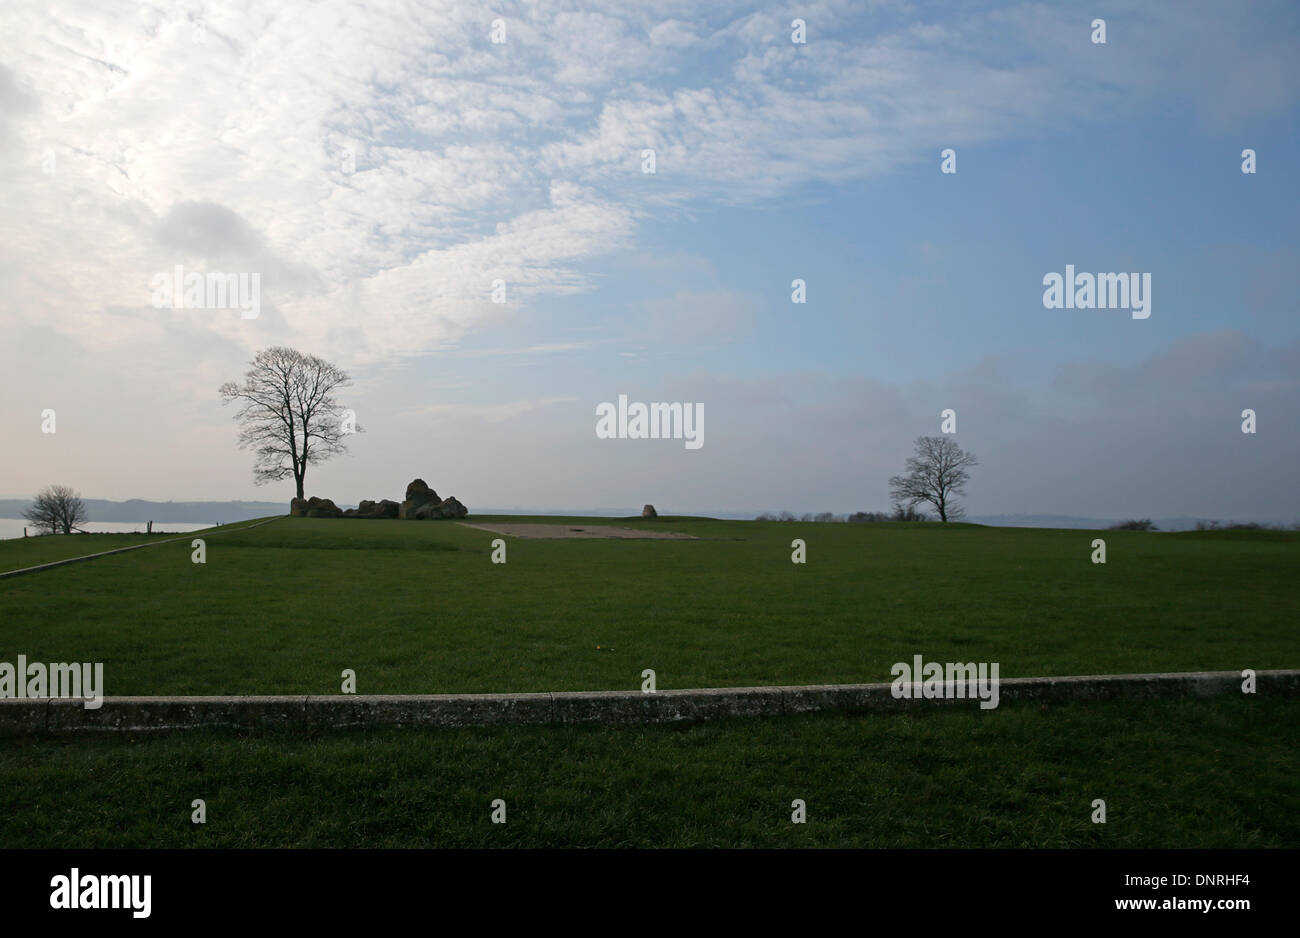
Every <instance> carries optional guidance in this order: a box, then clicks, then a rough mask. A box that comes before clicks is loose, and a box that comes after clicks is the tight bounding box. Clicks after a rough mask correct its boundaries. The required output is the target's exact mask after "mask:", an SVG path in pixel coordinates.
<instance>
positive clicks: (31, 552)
mask: <svg viewBox="0 0 1300 938" xmlns="http://www.w3.org/2000/svg"><path fill="white" fill-rule="evenodd" d="M255 523H256V522H253V521H249V522H239V523H238V524H230V525H222V526H221V527H219V528H205V529H203V530H201V531H194V532H192V533H191V534H190V535H189V536H192V537H207V536H209V535H211V534H213V533H216V532H218V531H227V530H235V529H237V528H242V527H247V526H248V525H249V524H255ZM166 527H167V526H166V524H164V523H161V522H160V523H159V528H160V529H161V530H159V531H156V532H154V533H153V534H144V533H126V534H108V533H105V534H71V535H66V536H65V535H53V536H40V537H14V538H5V539H4V540H0V573H4V572H5V571H7V570H19V569H22V568H23V567H35V566H39V565H40V564H43V563H53V562H54V561H56V560H67V559H68V558H70V557H84V556H86V555H88V554H98V553H100V552H102V551H106V550H117V549H118V548H121V547H132V546H134V545H136V544H147V543H149V542H151V541H152V542H161V541H165V540H168V539H169V538H173V537H177V538H179V537H186V536H187V535H186V534H180V533H177V532H175V531H170V532H169V531H167V530H166Z"/></svg>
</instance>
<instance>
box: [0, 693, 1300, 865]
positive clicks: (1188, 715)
mask: <svg viewBox="0 0 1300 938" xmlns="http://www.w3.org/2000/svg"><path fill="white" fill-rule="evenodd" d="M1297 752H1300V701H1297V700H1290V699H1279V698H1250V697H1228V698H1216V699H1212V700H1195V701H1190V700H1179V701H1152V702H1134V701H1125V702H1111V703H1104V704H1088V705H1083V704H1070V705H1065V706H1059V707H1052V708H1051V709H1050V710H1046V711H1044V710H1042V709H1040V708H1039V707H1037V706H1033V705H1029V706H1019V705H1007V706H1003V707H1000V708H998V709H997V710H994V711H987V712H983V711H979V710H978V709H962V710H930V711H925V712H920V713H917V714H916V715H915V716H910V715H891V716H878V715H877V716H866V715H864V716H845V715H842V714H812V715H806V716H789V717H777V718H772V719H766V720H737V721H723V722H718V723H707V724H697V725H692V726H677V727H669V726H648V727H581V728H555V727H511V728H491V729H465V730H455V731H425V730H386V731H382V732H360V731H358V732H349V733H330V734H326V735H319V736H312V737H306V738H304V737H302V736H292V735H287V734H283V733H269V734H258V735H251V736H240V735H234V734H227V733H217V732H194V733H187V734H178V735H173V736H166V737H147V738H145V737H134V738H132V737H110V738H73V739H24V740H18V741H14V740H9V741H6V743H5V745H4V746H3V747H2V748H0V847H186V846H195V847H495V846H513V847H566V846H584V847H630V846H636V847H814V846H815V847H1053V848H1054V847H1088V846H1096V847H1135V848H1136V847H1140V848H1170V847H1224V848H1231V847H1293V846H1294V845H1295V844H1296V843H1297V842H1300V787H1298V786H1297V784H1296V781H1295V779H1296V771H1297V768H1300V765H1298V764H1297V763H1298V760H1297ZM196 798H202V799H204V800H205V801H206V803H207V812H208V813H207V823H206V824H205V825H195V824H193V823H191V820H190V814H191V811H192V809H191V807H190V804H191V802H192V801H193V800H194V799H196ZM495 798H502V799H504V800H505V801H506V805H507V823H506V824H504V825H494V824H492V823H490V811H491V808H490V805H491V802H492V800H493V799H495ZM796 798H801V799H803V800H804V801H805V802H806V803H807V812H808V813H807V817H808V822H807V823H806V824H803V825H794V824H792V823H791V822H790V813H791V807H790V804H791V802H792V801H793V800H794V799H796ZM1096 798H1101V799H1104V800H1105V802H1106V805H1107V823H1105V824H1093V823H1092V822H1091V820H1090V816H1091V813H1092V808H1091V804H1092V801H1093V800H1094V799H1096Z"/></svg>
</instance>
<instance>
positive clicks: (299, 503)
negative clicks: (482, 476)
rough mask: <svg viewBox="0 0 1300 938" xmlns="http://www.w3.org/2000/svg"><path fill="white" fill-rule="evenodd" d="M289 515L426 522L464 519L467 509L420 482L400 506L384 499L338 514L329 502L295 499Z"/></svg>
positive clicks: (410, 486)
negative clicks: (398, 519) (442, 519)
mask: <svg viewBox="0 0 1300 938" xmlns="http://www.w3.org/2000/svg"><path fill="white" fill-rule="evenodd" d="M289 514H290V515H291V516H292V517H295V518H401V519H403V520H409V521H426V520H432V519H435V518H464V517H467V516H468V515H469V509H468V508H466V507H465V506H464V505H462V504H461V503H460V502H459V501H458V500H457V499H456V498H455V497H452V498H439V497H438V493H437V492H435V491H434V490H433V489H431V488H429V486H428V484H427V483H425V481H424V480H423V479H415V480H413V481H412V482H411V484H410V485H408V486H407V487H406V498H405V500H404V501H403V502H402V503H401V504H400V505H399V504H398V503H397V502H395V501H391V500H389V499H387V498H385V499H382V500H381V501H378V502H373V501H370V500H368V499H363V500H362V501H361V503H360V504H359V505H357V507H356V508H349V509H348V510H347V511H340V510H339V507H338V506H337V505H335V504H334V503H333V502H332V501H330V500H329V499H328V498H316V497H314V496H313V497H312V498H306V499H303V498H295V499H293V501H291V502H289Z"/></svg>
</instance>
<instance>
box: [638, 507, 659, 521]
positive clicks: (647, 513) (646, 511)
mask: <svg viewBox="0 0 1300 938" xmlns="http://www.w3.org/2000/svg"><path fill="white" fill-rule="evenodd" d="M641 517H642V518H658V517H659V512H657V511H655V506H654V505H646V506H645V507H644V508H642V509H641Z"/></svg>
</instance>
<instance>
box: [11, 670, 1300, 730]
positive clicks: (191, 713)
mask: <svg viewBox="0 0 1300 938" xmlns="http://www.w3.org/2000/svg"><path fill="white" fill-rule="evenodd" d="M1255 680H1256V693H1258V694H1261V695H1268V696H1290V697H1294V696H1300V670H1286V671H1259V672H1257V673H1256V678H1255ZM1241 685H1242V676H1241V672H1239V671H1200V672H1187V673H1176V674H1104V675H1095V676H1083V677H1027V678H1008V679H1005V680H1002V681H1001V682H1000V683H999V689H1000V695H999V697H1000V701H1001V702H1002V703H1006V702H1030V703H1032V702H1036V701H1054V702H1068V701H1088V700H1115V699H1120V698H1136V699H1143V698H1154V697H1211V696H1219V695H1226V694H1240V693H1241ZM891 687H892V685H891V684H827V685H805V686H800V687H717V688H704V689H700V690H664V691H658V692H656V693H653V694H647V693H643V692H641V691H577V692H564V693H540V694H431V695H423V696H407V695H335V696H325V697H322V696H314V695H313V696H304V695H293V696H278V697H105V698H104V699H103V705H102V706H101V707H100V708H99V709H96V710H87V709H86V708H85V706H84V705H83V703H82V701H81V700H79V699H53V700H50V699H41V700H13V699H0V735H8V736H12V735H25V734H66V733H104V732H123V733H126V732H131V733H135V732H153V731H166V730H178V729H191V728H196V727H227V728H232V729H254V728H261V729H286V728H287V729H303V730H307V729H344V728H349V727H385V726H426V727H461V726H499V725H520V724H565V725H568V724H580V723H611V724H612V723H673V722H679V721H692V720H716V719H722V718H726V717H752V716H777V715H780V714H784V713H811V712H814V711H824V710H838V711H843V712H863V711H867V712H872V711H876V712H893V711H899V710H906V709H916V708H928V707H934V706H965V707H969V708H978V706H979V701H977V700H972V699H965V700H961V699H958V700H952V699H934V700H924V699H921V700H917V699H912V700H907V699H895V698H894V696H893V695H892V694H891V693H890V688H891Z"/></svg>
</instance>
